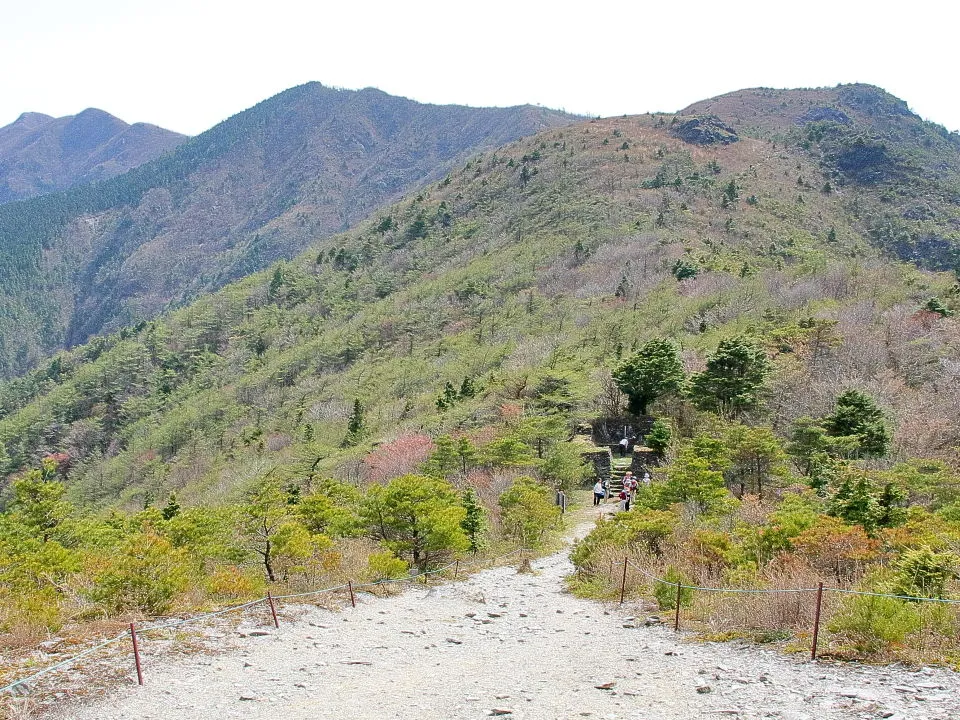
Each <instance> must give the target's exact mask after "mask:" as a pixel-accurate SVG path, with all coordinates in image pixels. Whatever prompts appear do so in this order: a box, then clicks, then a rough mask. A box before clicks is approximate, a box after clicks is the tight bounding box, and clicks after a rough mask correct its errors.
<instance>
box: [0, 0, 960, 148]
mask: <svg viewBox="0 0 960 720" xmlns="http://www.w3.org/2000/svg"><path fill="white" fill-rule="evenodd" d="M958 18H960V11H958V10H955V9H954V6H953V3H951V2H947V0H940V1H939V2H933V1H931V0H914V1H913V2H908V3H901V2H897V3H894V2H892V1H891V0H873V1H872V2H860V1H859V0H858V1H856V2H848V1H846V0H832V1H830V2H824V1H822V0H794V1H792V2H789V3H786V2H782V1H778V0H766V1H764V2H756V1H754V0H728V1H727V2H722V1H721V0H710V1H709V2H703V1H701V0H673V1H671V0H656V2H650V1H648V0H634V1H633V2H619V1H611V2H563V1H562V0H553V1H552V2H539V1H536V2H532V1H531V2H525V1H524V0H507V1H503V0H472V1H471V2H463V0H461V1H460V2H457V0H445V1H444V2H434V1H433V0H394V1H393V2H379V1H369V0H367V1H364V0H359V1H358V0H354V1H353V2H350V1H349V0H341V1H339V2H328V1H325V0H316V1H315V2H303V1H300V0H257V2H248V1H247V0H229V1H228V0H210V1H206V0H151V1H150V2H143V1H142V0H31V1H30V2H27V1H17V0H2V4H0V67H2V68H3V69H2V72H0V126H2V125H6V124H7V123H9V122H12V121H13V120H15V119H16V118H17V116H18V115H19V114H20V113H21V112H23V111H27V110H30V111H36V112H43V113H47V114H49V115H56V116H60V115H72V114H75V113H77V112H79V111H80V110H82V109H84V108H86V107H99V108H102V109H103V110H106V111H108V112H111V113H113V114H114V115H117V116H118V117H121V118H123V119H124V120H126V121H128V122H136V121H144V122H151V123H155V124H157V125H161V126H163V127H166V128H169V129H171V130H177V131H179V132H183V133H188V134H196V133H199V132H202V131H203V130H205V129H207V128H209V127H211V126H212V125H214V124H216V123H217V122H219V121H220V120H223V119H224V118H226V117H228V116H230V115H232V114H234V113H236V112H239V111H240V110H243V109H245V108H247V107H249V106H251V105H253V104H255V103H257V102H258V101H260V100H263V99H264V98H267V97H269V96H271V95H273V94H275V93H277V92H279V91H281V90H284V89H286V88H289V87H292V86H294V85H298V84H300V83H303V82H306V81H309V80H318V81H320V82H322V83H324V84H326V85H334V86H338V87H345V88H362V87H378V88H380V89H382V90H384V91H386V92H389V93H392V94H395V95H403V96H406V97H410V98H413V99H415V100H419V101H421V102H431V103H461V104H467V105H514V104H522V103H538V104H541V105H545V106H549V107H555V108H563V109H566V110H568V111H570V112H576V113H583V114H591V115H621V114H624V113H630V114H633V113H642V112H647V111H654V110H664V111H673V110H679V109H681V108H682V107H684V106H686V105H688V104H690V103H692V102H695V101H697V100H702V99H705V98H707V97H711V96H713V95H718V94H721V93H724V92H729V91H732V90H737V89H740V88H745V87H757V86H766V87H820V86H833V85H836V84H837V83H849V82H866V83H872V84H874V85H879V86H881V87H883V88H884V89H886V90H888V91H890V92H892V93H893V94H895V95H897V96H898V97H900V98H902V99H904V100H906V101H907V103H908V104H909V105H910V107H911V108H912V109H913V110H914V111H915V112H917V113H919V114H920V115H922V116H923V117H925V118H927V119H929V120H933V121H935V122H938V123H940V124H942V125H945V126H946V127H947V128H948V129H950V130H958V129H960V93H957V92H956V77H955V73H956V69H957V64H958V63H957V59H956V51H957V43H958V35H957V30H958V26H960V24H958V22H957V20H958Z"/></svg>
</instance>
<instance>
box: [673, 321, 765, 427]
mask: <svg viewBox="0 0 960 720" xmlns="http://www.w3.org/2000/svg"><path fill="white" fill-rule="evenodd" d="M770 372H771V366H770V361H769V360H768V359H767V355H766V353H765V352H764V350H763V348H762V347H760V345H759V344H758V343H757V342H756V341H754V340H753V339H751V338H748V337H744V336H741V337H736V338H731V339H728V340H721V341H720V344H719V345H718V346H717V351H716V352H715V353H713V354H712V355H711V356H710V357H708V358H707V369H706V370H704V371H703V372H701V373H697V374H696V375H694V376H693V377H692V378H691V380H690V397H691V399H692V400H693V403H694V404H695V405H696V406H697V407H698V408H700V409H701V410H713V411H716V412H719V413H721V414H723V415H731V414H734V413H738V412H741V411H743V410H749V409H751V408H753V407H756V406H757V405H758V404H759V402H760V397H761V394H762V392H763V389H764V385H765V384H766V381H767V378H768V377H769V376H770Z"/></svg>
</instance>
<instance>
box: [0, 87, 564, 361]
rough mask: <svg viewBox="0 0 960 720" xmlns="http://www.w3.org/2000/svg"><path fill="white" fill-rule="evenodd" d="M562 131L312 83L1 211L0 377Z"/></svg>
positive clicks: (540, 115)
mask: <svg viewBox="0 0 960 720" xmlns="http://www.w3.org/2000/svg"><path fill="white" fill-rule="evenodd" d="M571 120H572V118H571V117H570V116H567V115H564V114H563V113H559V112H554V111H550V110H544V109H540V108H534V107H515V108H467V107H456V106H432V105H422V104H419V103H416V102H413V101H410V100H407V99H404V98H397V97H391V96H389V95H386V94H385V93H382V92H379V91H377V90H371V89H368V90H363V91H359V92H356V91H344V90H335V89H331V88H327V87H324V86H322V85H320V84H318V83H311V84H308V85H303V86H300V87H297V88H293V89H291V90H288V91H286V92H283V93H281V94H279V95H277V96H275V97H273V98H270V99H269V100H266V101H264V102H262V103H260V104H259V105H257V106H255V107H253V108H251V109H250V110H247V111H245V112H242V113H240V114H238V115H236V116H234V117H232V118H230V119H229V120H227V121H225V122H223V123H221V124H220V125H218V126H216V127H214V128H213V129H211V130H209V131H208V132H205V133H203V134H202V135H199V136H198V137H196V138H192V139H191V140H189V141H188V142H186V143H184V144H183V145H181V146H180V147H178V148H177V149H176V150H175V151H174V152H173V153H171V154H169V155H167V156H165V157H163V158H160V159H158V160H156V161H154V162H151V163H147V164H145V165H143V166H141V167H139V168H137V169H135V170H133V171H131V172H129V173H127V174H125V175H123V176H120V177H117V178H113V179H112V180H108V181H105V182H102V183H98V184H96V185H91V186H83V187H77V188H75V189H73V190H71V191H68V192H66V193H63V194H59V195H50V196H45V197H42V198H36V199H34V200H33V201H29V202H25V203H18V204H14V205H8V206H5V207H0V281H2V282H3V288H4V291H3V296H2V297H0V341H2V342H0V345H2V347H0V373H3V374H6V375H10V374H12V373H16V372H19V371H21V370H23V369H24V368H26V367H29V366H30V365H31V364H32V363H34V362H36V361H37V360H38V359H39V358H40V357H42V356H43V355H44V354H46V353H47V352H49V351H51V350H54V349H56V348H58V347H62V346H64V345H68V346H69V345H74V344H76V343H79V342H82V341H83V340H85V339H86V338H87V337H89V336H90V335H92V334H95V333H99V332H101V331H104V330H106V331H109V330H112V329H116V328H118V327H121V326H123V325H125V324H128V323H133V322H136V321H138V320H142V319H146V318H150V317H153V316H154V315H156V314H157V313H158V312H160V311H161V310H163V309H164V308H166V307H168V306H170V305H171V304H177V303H179V302H182V301H183V300H184V299H186V298H189V297H192V296H195V295H198V294H201V293H203V292H206V291H209V290H210V289H214V288H217V287H220V286H222V285H223V284H224V283H226V282H227V281H229V280H231V279H235V278H238V277H242V276H243V275H246V274H248V273H250V272H253V271H255V270H258V269H260V268H262V267H265V266H266V265H268V264H269V263H270V262H273V261H275V260H277V259H279V258H283V257H290V256H292V255H294V254H295V253H296V252H298V251H300V250H302V249H303V248H304V247H306V246H307V245H308V244H309V243H310V242H312V241H314V240H316V239H318V238H321V237H324V236H326V235H329V234H330V233H332V232H336V231H339V230H342V229H343V228H345V227H348V226H349V225H351V224H353V223H355V222H356V221H357V220H358V219H360V218H362V217H364V216H366V215H368V214H369V213H370V212H371V211H372V210H373V209H375V208H377V207H378V206H380V205H381V204H382V203H385V202H387V201H389V200H392V199H395V198H397V197H398V196H399V195H401V194H402V193H403V192H406V191H407V190H409V189H411V188H413V187H416V186H418V185H420V184H421V183H422V182H424V181H426V180H428V179H431V178H436V177H440V176H441V174H442V173H443V172H444V171H445V169H446V168H448V167H449V166H450V164H451V163H453V162H454V161H456V160H457V159H458V158H460V157H461V156H462V155H463V154H464V153H468V152H473V151H475V150H477V149H479V148H483V147H495V146H497V145H499V144H502V143H504V142H508V141H510V140H514V139H516V138H518V137H521V136H523V135H527V134H530V133H533V132H536V131H537V130H540V129H542V128H544V127H553V126H557V125H563V124H566V123H568V122H570V121H571ZM14 328H16V331H14Z"/></svg>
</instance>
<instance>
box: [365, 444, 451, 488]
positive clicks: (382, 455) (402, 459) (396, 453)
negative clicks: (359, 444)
mask: <svg viewBox="0 0 960 720" xmlns="http://www.w3.org/2000/svg"><path fill="white" fill-rule="evenodd" d="M433 447H434V446H433V440H431V439H430V438H429V437H428V436H427V435H401V436H400V437H398V438H397V439H396V440H392V441H390V442H385V443H383V444H382V445H380V446H379V447H377V448H376V449H374V451H373V452H371V453H370V454H369V455H367V456H366V457H365V458H364V459H363V466H364V469H365V471H366V476H367V479H368V480H370V481H371V482H376V483H381V482H386V481H388V480H391V479H393V478H395V477H399V476H400V475H406V474H407V473H412V472H416V471H417V469H418V468H419V467H420V465H422V464H423V463H424V462H425V461H426V460H427V458H428V457H430V453H432V452H433Z"/></svg>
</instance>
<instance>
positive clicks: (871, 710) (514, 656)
mask: <svg viewBox="0 0 960 720" xmlns="http://www.w3.org/2000/svg"><path fill="white" fill-rule="evenodd" d="M582 512H583V513H584V517H586V516H587V515H588V514H589V515H591V516H592V515H593V512H594V511H593V510H592V509H589V510H584V511H582ZM589 527H590V523H581V524H580V525H579V526H578V527H577V529H576V534H578V535H579V534H583V533H585V532H586V531H587V530H588V529H589ZM533 566H534V569H535V570H536V574H533V575H531V574H523V573H518V572H516V569H515V568H514V567H501V568H494V569H491V570H486V571H483V572H480V573H478V574H477V575H475V576H473V577H471V578H470V579H468V580H465V581H462V582H459V583H453V584H449V585H443V586H439V587H435V588H432V589H424V588H419V589H411V590H409V591H407V592H405V593H404V594H402V595H399V596H395V597H392V598H382V599H381V598H375V597H373V596H370V595H362V596H361V602H360V604H359V605H358V607H357V608H356V609H355V610H352V609H350V608H347V609H346V610H343V611H341V612H331V611H326V610H321V609H316V608H309V609H305V610H304V611H303V614H302V615H301V616H300V617H299V619H298V620H297V622H295V623H293V622H285V623H283V624H282V625H281V628H280V630H278V631H273V630H271V632H269V634H266V635H263V636H259V637H245V638H243V639H241V640H239V643H241V644H240V646H239V647H238V649H234V650H228V651H226V652H224V653H223V654H219V655H216V656H212V657H211V656H192V657H186V658H181V659H178V660H175V661H171V662H170V664H166V665H165V666H161V665H159V663H158V662H157V661H156V660H155V659H151V658H147V659H146V666H145V672H146V677H147V685H146V686H145V687H142V688H137V687H136V686H133V687H130V686H125V687H122V688H119V689H117V690H116V691H115V692H114V694H113V695H112V696H111V697H109V698H107V699H105V700H103V701H101V702H97V703H95V704H91V705H88V706H85V707H82V708H73V709H71V710H70V711H69V712H66V713H65V714H62V715H59V716H58V717H60V718H72V719H75V720H120V719H121V718H123V719H125V720H129V719H134V718H144V719H146V718H154V719H158V720H159V719H160V718H164V719H165V718H178V719H181V720H209V719H210V718H216V719H217V720H227V719H229V718H243V719H244V720H267V719H270V720H275V719H276V718H282V719H283V720H307V719H308V718H309V719H310V720H317V719H322V718H329V719H333V718H336V719H337V720H373V719H374V718H376V719H377V720H381V719H385V718H400V719H404V720H407V719H409V720H414V719H416V720H422V719H423V718H437V719H447V718H449V719H461V718H463V719H467V718H470V719H473V718H481V717H486V716H490V715H495V714H502V715H504V716H505V717H508V718H543V719H544V720H557V719H559V718H581V717H596V718H605V719H611V720H613V719H619V718H631V719H632V718H636V719H637V720H640V719H643V720H674V719H676V720H681V719H682V720H689V719H690V718H701V717H704V718H709V717H731V718H771V717H772V718H783V719H788V720H789V719H792V720H804V719H806V720H813V719H814V718H816V719H818V720H820V719H832V718H884V717H894V718H897V719H906V718H909V719H910V720H921V719H926V720H935V719H942V720H946V719H947V718H954V719H956V718H960V692H958V691H960V680H958V676H957V675H956V674H955V673H952V672H949V671H944V670H931V669H926V670H921V671H919V672H912V671H909V670H905V669H902V668H866V667H857V666H834V665H814V664H811V663H807V662H803V661H802V660H801V659H797V658H790V657H785V656H782V655H779V654H776V653H775V652H773V651H766V650H762V649H758V648H756V647H749V646H745V645H738V644H713V643H707V644H696V643H692V642H686V641H684V639H683V636H679V637H678V636H675V635H674V633H673V632H671V631H670V630H669V629H666V628H662V627H652V628H643V627H641V628H637V629H625V628H624V618H625V617H626V616H629V615H630V614H631V612H630V611H629V609H620V608H617V607H612V606H606V607H605V606H603V605H600V604H597V603H593V602H589V601H585V600H579V599H577V598H575V597H572V596H571V595H569V594H568V593H566V592H565V591H564V585H563V578H564V577H565V576H566V575H567V574H568V573H569V572H570V571H571V569H572V568H571V565H570V562H569V559H568V551H567V550H566V549H565V550H564V551H562V552H559V553H557V554H555V555H551V556H549V557H546V558H543V559H541V560H539V561H536V562H534V564H533ZM248 629H252V628H248ZM241 631H243V628H241ZM608 683H613V685H612V686H611V687H610V688H609V689H600V688H598V687H597V686H602V685H607V684H608ZM508 713H509V714H508Z"/></svg>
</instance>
